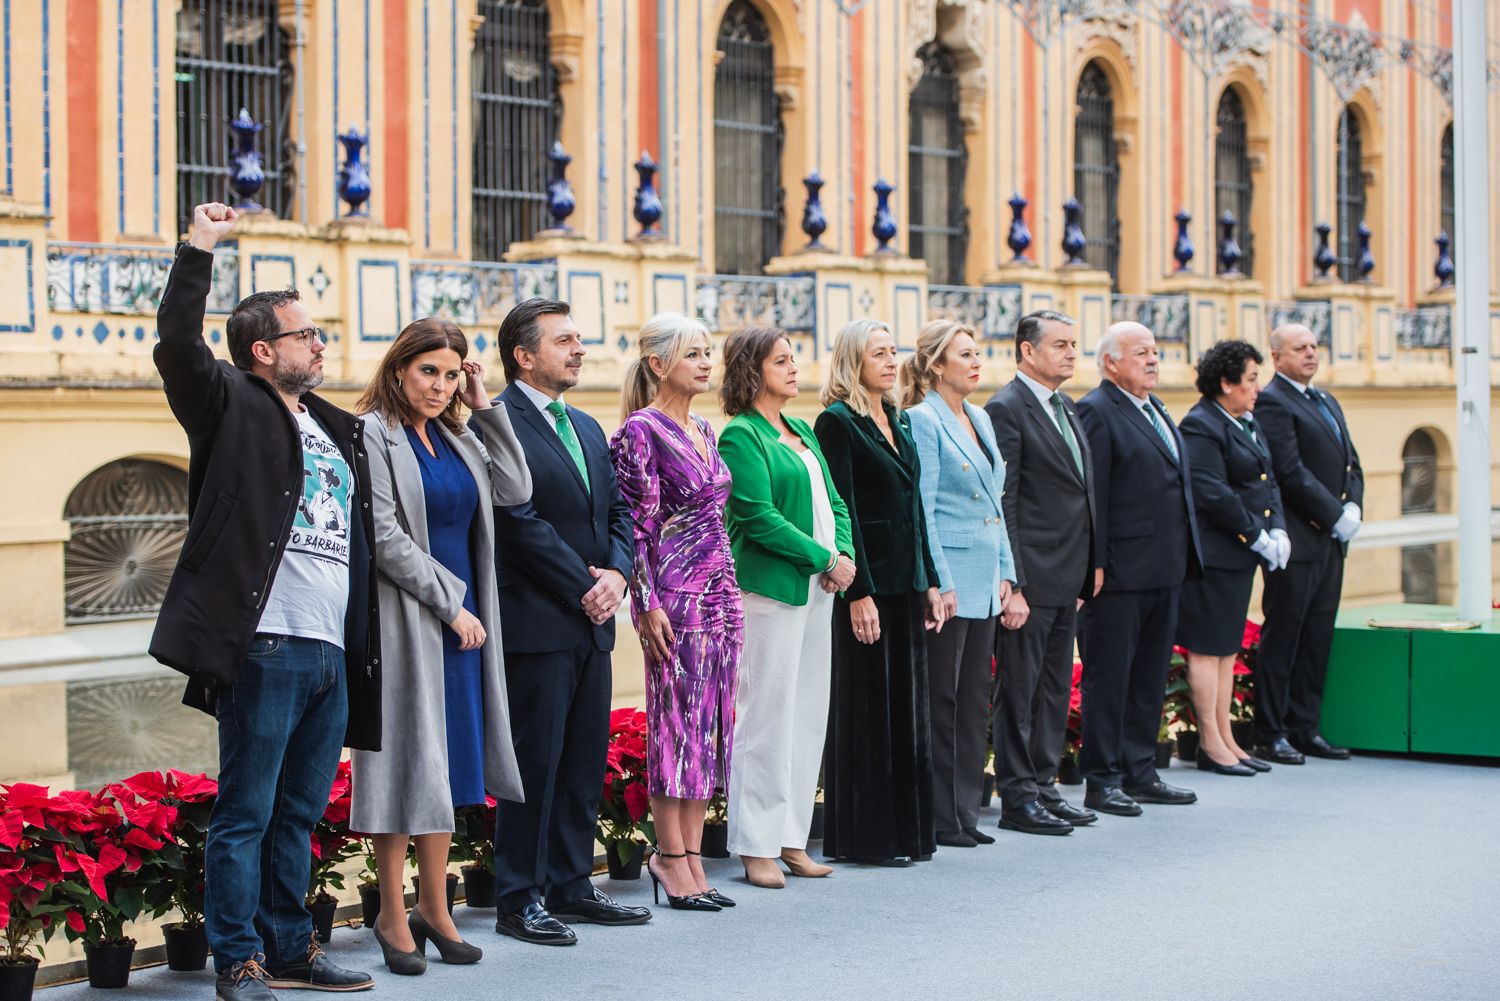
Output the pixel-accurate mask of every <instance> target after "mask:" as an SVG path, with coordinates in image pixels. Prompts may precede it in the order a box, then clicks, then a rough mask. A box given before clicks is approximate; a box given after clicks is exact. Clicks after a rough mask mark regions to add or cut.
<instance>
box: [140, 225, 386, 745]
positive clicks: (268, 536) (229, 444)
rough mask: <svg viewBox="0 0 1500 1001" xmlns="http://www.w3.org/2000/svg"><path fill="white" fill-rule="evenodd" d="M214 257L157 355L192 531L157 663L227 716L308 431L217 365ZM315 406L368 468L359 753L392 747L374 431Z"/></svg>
mask: <svg viewBox="0 0 1500 1001" xmlns="http://www.w3.org/2000/svg"><path fill="white" fill-rule="evenodd" d="M212 270H213V255H212V254H209V253H205V252H203V251H201V250H199V249H197V248H196V247H192V246H187V245H184V246H183V247H182V248H181V249H180V250H179V251H178V253H177V259H176V261H174V262H173V264H172V272H171V274H170V275H168V277H167V286H166V290H165V292H163V294H162V300H161V307H160V308H159V309H158V310H157V315H156V324H157V331H158V333H159V336H160V342H159V343H158V344H157V346H156V349H155V351H154V352H153V353H152V358H153V360H154V361H155V362H156V369H157V371H158V372H160V373H161V377H162V384H163V388H164V389H165V390H166V393H167V402H168V404H169V405H170V406H171V408H172V414H173V416H175V417H176V418H177V422H178V423H179V424H181V425H182V427H183V430H185V431H186V432H187V436H188V449H189V451H188V455H189V458H188V533H187V539H186V540H185V541H184V543H183V547H182V555H181V556H180V557H179V558H178V561H177V568H176V569H175V570H174V571H173V572H172V580H171V582H170V583H169V584H168V585H167V593H166V597H165V598H164V599H163V601H162V606H161V613H160V615H158V617H157V620H156V629H155V631H154V632H153V633H152V636H151V647H150V651H151V656H153V657H155V658H156V659H157V660H159V661H160V662H161V663H163V664H165V665H167V666H168V667H171V668H174V669H175V670H178V671H181V672H182V673H183V674H186V675H187V676H188V678H189V679H190V680H189V682H188V688H187V693H186V694H185V695H184V696H183V700H182V701H183V702H184V703H185V704H187V705H189V706H192V707H194V708H196V709H202V710H203V711H204V712H207V713H210V714H212V713H214V712H215V709H216V706H217V696H218V689H219V686H221V685H233V684H234V683H235V681H236V680H237V678H238V674H239V671H240V670H241V666H242V664H243V663H244V656H245V650H246V648H247V647H248V646H249V644H250V639H251V637H253V636H254V635H255V629H256V626H257V625H258V624H259V622H260V617H261V612H262V610H263V609H264V607H265V602H266V597H267V595H268V594H269V592H270V589H271V582H272V581H273V580H274V579H275V577H276V570H277V568H278V567H279V566H280V565H281V557H282V552H283V551H284V549H285V548H286V542H287V535H288V532H289V530H290V528H291V524H292V518H293V516H294V515H295V513H296V509H297V501H298V499H299V498H300V496H301V493H302V443H301V439H300V437H299V436H298V434H297V428H296V421H295V419H294V418H293V417H292V414H291V413H290V411H288V410H287V408H286V405H285V404H284V403H282V402H281V398H280V397H279V396H277V395H276V391H275V389H273V388H272V387H271V384H270V383H268V382H266V381H265V380H264V379H262V378H260V377H259V376H256V375H251V374H250V373H249V372H245V371H242V370H240V369H238V368H235V367H234V366H233V365H231V364H229V363H228V362H226V361H220V360H219V359H217V358H215V357H214V355H213V352H212V351H210V350H209V347H208V345H207V344H206V343H204V340H203V312H204V305H205V303H206V301H207V298H208V291H209V285H210V279H211V276H212ZM302 403H303V405H304V406H305V407H307V409H308V411H309V412H310V413H311V414H312V415H313V417H314V418H316V419H317V421H318V423H319V424H321V425H322V427H323V430H324V431H326V432H327V433H328V436H329V438H330V439H332V441H333V442H334V444H335V445H337V446H338V448H339V451H340V452H342V453H343V455H344V460H345V461H346V462H348V463H349V468H350V469H352V470H354V479H355V484H354V485H355V492H356V496H357V498H358V505H359V506H358V510H357V512H356V513H357V514H358V517H355V518H351V519H350V549H349V604H348V611H347V612H346V613H345V618H344V664H345V671H346V674H347V678H348V687H349V724H348V729H347V731H346V733H345V743H346V744H347V745H348V746H350V747H356V748H360V749H362V750H369V751H377V750H379V749H380V628H379V614H380V613H379V606H378V604H377V598H376V595H375V592H374V589H373V586H372V585H373V581H374V576H375V555H374V547H373V546H372V545H371V540H372V539H373V538H374V537H375V527H374V523H373V521H372V519H371V514H370V473H369V464H368V463H367V462H366V461H365V446H364V441H363V438H362V435H363V426H362V424H361V423H360V421H359V419H358V418H356V417H355V416H354V415H353V414H350V413H347V412H346V411H343V410H340V409H339V408H338V407H335V406H334V405H333V404H331V403H329V402H327V401H326V400H323V399H320V398H319V397H317V396H315V395H313V394H311V393H308V394H307V395H305V396H303V397H302Z"/></svg>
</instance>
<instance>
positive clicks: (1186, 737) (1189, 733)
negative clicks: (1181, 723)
mask: <svg viewBox="0 0 1500 1001" xmlns="http://www.w3.org/2000/svg"><path fill="white" fill-rule="evenodd" d="M1177 756H1178V757H1179V758H1181V759H1182V760H1183V761H1193V760H1196V759H1197V757H1198V731H1197V730H1178V731H1177Z"/></svg>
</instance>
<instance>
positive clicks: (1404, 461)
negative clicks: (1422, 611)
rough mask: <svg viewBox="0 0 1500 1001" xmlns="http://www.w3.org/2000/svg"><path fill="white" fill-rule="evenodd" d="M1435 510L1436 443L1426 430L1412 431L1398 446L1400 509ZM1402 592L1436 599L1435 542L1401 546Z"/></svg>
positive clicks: (1417, 600)
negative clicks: (1403, 443)
mask: <svg viewBox="0 0 1500 1001" xmlns="http://www.w3.org/2000/svg"><path fill="white" fill-rule="evenodd" d="M1436 510H1437V445H1436V443H1435V442H1433V440H1432V435H1430V434H1428V433H1427V432H1426V431H1421V430H1417V431H1413V432H1412V433H1411V435H1410V436H1409V437H1408V438H1407V439H1406V444H1405V445H1403V446H1402V448H1401V513H1402V514H1403V515H1406V514H1431V513H1432V512H1434V511H1436ZM1401 593H1402V595H1403V596H1404V597H1405V600H1406V601H1408V602H1411V603H1413V604H1423V605H1435V604H1437V600H1438V566H1437V546H1435V545H1432V544H1431V543H1429V544H1427V545H1423V546H1403V547H1402V548H1401Z"/></svg>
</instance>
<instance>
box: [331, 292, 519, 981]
mask: <svg viewBox="0 0 1500 1001" xmlns="http://www.w3.org/2000/svg"><path fill="white" fill-rule="evenodd" d="M467 355H468V342H467V341H466V340H465V338H464V335H463V332H462V331H460V330H459V329H458V328H457V327H456V326H454V325H453V324H451V323H449V322H447V321H445V320H438V319H426V320H418V321H416V322H414V323H412V324H410V325H409V326H407V328H406V329H405V330H403V331H401V334H400V335H399V336H398V337H397V338H396V340H395V342H394V343H393V344H392V345H391V348H390V350H389V351H388V352H387V353H386V356H385V358H384V360H383V361H382V362H381V364H380V368H379V369H378V370H377V371H376V373H375V375H374V377H373V378H372V379H371V381H370V385H369V388H368V389H366V390H365V393H364V395H363V396H362V397H361V398H360V400H359V403H358V404H357V405H356V407H355V409H356V411H357V412H359V413H360V414H362V415H364V421H365V427H366V435H365V442H366V445H367V447H368V449H369V463H370V480H371V503H372V506H373V508H372V513H373V515H374V521H375V558H376V565H377V568H378V570H379V574H378V579H379V594H380V639H381V649H382V651H383V652H384V655H385V661H386V663H385V665H384V669H385V675H384V678H385V683H384V685H383V694H382V700H381V702H382V712H383V716H384V729H383V738H382V744H381V750H379V751H356V752H354V754H353V762H354V797H353V808H352V813H351V816H350V818H349V826H350V828H351V829H352V830H356V831H360V832H362V833H365V834H370V835H373V837H374V843H375V860H376V865H377V867H378V870H379V875H380V888H381V908H380V919H379V920H378V921H377V922H376V924H375V929H374V931H375V938H376V941H377V942H379V944H380V947H381V951H382V953H383V954H384V956H385V962H386V965H387V966H388V967H390V969H391V971H392V972H393V973H408V974H414V973H421V972H423V971H424V970H425V969H426V966H427V961H426V942H427V940H428V939H431V940H432V942H433V944H434V945H436V946H437V948H438V951H439V952H440V953H441V954H442V957H443V961H444V962H447V963H472V962H476V961H478V959H479V958H480V955H481V953H480V950H479V949H478V948H476V947H474V946H472V945H469V944H468V943H466V942H463V941H461V940H460V939H459V936H458V931H457V929H456V928H455V927H454V925H453V919H452V917H451V916H450V915H449V914H448V907H447V865H448V847H449V844H450V842H451V841H452V835H453V811H454V808H455V807H460V806H468V805H475V804H478V805H482V804H483V803H484V801H485V795H486V793H488V794H489V795H492V796H494V797H496V798H497V799H508V800H514V801H517V802H519V801H520V800H521V798H522V792H521V777H520V772H519V771H518V769H517V767H516V758H515V751H514V749H513V747H512V744H511V730H510V716H509V711H508V708H507V701H506V693H505V670H504V664H503V662H502V657H503V654H502V649H503V648H502V646H501V643H500V611H499V605H498V602H497V596H496V587H495V560H494V554H495V532H494V520H493V519H494V514H493V509H492V507H491V505H492V504H506V505H510V504H519V503H521V502H522V501H525V500H527V499H528V498H530V496H531V475H530V473H529V472H528V470H527V467H526V463H525V460H524V457H523V455H522V452H521V446H520V444H519V443H518V442H517V441H516V437H515V433H514V432H513V431H512V430H511V426H510V417H509V415H508V414H507V413H506V411H505V408H504V406H503V405H498V404H491V402H490V400H489V397H488V395H487V394H486V392H485V388H484V368H483V366H482V365H480V363H479V362H477V361H466V360H465V359H466V357H467ZM461 381H463V382H464V383H465V384H464V385H463V388H462V390H461V391H460V382H461ZM460 403H462V404H464V405H466V406H468V407H469V408H470V409H471V410H473V411H474V423H475V425H476V426H477V427H478V428H479V429H480V430H481V432H482V433H483V435H484V439H485V440H484V442H483V443H481V442H480V441H479V439H478V437H477V436H476V435H475V434H474V433H472V432H470V431H468V430H467V429H466V428H465V427H464V424H463V421H462V419H461V418H460V416H459V406H460ZM486 445H487V446H488V447H486ZM408 837H411V838H412V839H413V840H414V841H415V842H416V855H417V870H418V873H419V875H420V876H421V877H422V880H421V893H420V896H419V899H418V901H417V906H416V908H415V909H414V910H413V911H412V912H411V916H410V917H409V918H408V919H407V921H405V922H403V921H402V920H401V915H402V914H403V913H404V910H405V903H404V900H403V896H402V892H403V888H402V869H403V863H404V860H405V856H406V848H407V839H408Z"/></svg>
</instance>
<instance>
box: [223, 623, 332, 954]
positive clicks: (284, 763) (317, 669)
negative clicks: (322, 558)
mask: <svg viewBox="0 0 1500 1001" xmlns="http://www.w3.org/2000/svg"><path fill="white" fill-rule="evenodd" d="M240 673H241V680H240V681H239V682H237V683H236V684H234V685H232V686H227V687H225V688H223V689H222V690H221V691H220V692H219V705H218V715H219V798H218V799H217V800H216V801H215V803H214V809H213V815H212V816H211V817H210V819H209V822H208V840H207V845H206V855H205V860H204V861H205V867H204V868H205V872H206V876H207V880H206V887H205V894H204V918H205V922H206V924H207V929H208V944H209V947H210V948H211V949H213V953H214V968H215V969H216V970H218V972H220V973H224V972H226V971H228V970H229V968H230V967H231V966H233V965H234V964H235V963H239V962H243V961H245V960H247V959H249V958H250V957H252V956H254V955H255V954H256V953H260V952H263V953H265V954H266V961H267V965H268V966H269V967H270V968H271V969H273V970H275V969H278V968H280V967H282V966H284V965H286V964H289V963H296V962H302V961H303V960H305V959H306V957H307V948H308V942H309V937H310V936H311V935H312V915H311V914H310V913H309V912H308V910H307V904H306V896H307V888H308V881H309V879H310V877H311V869H312V855H311V852H310V851H309V850H308V843H309V839H310V837H311V835H312V829H313V825H314V824H316V823H317V822H318V820H319V818H321V817H322V816H323V811H324V810H325V809H326V808H327V806H328V794H329V791H330V790H331V789H332V788H333V779H334V775H335V773H336V772H337V770H338V764H339V751H340V748H342V747H343V743H344V727H345V725H346V723H347V722H348V717H349V697H348V690H347V688H346V682H345V679H344V652H343V651H342V650H340V649H339V648H338V647H336V646H334V645H333V644H331V643H325V642H323V641H322V640H311V639H302V638H299V637H295V636H272V635H269V634H266V633H257V634H256V635H255V638H254V639H253V640H251V641H250V648H249V650H248V651H247V652H246V654H245V660H244V663H243V665H242V667H241V672H240Z"/></svg>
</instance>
